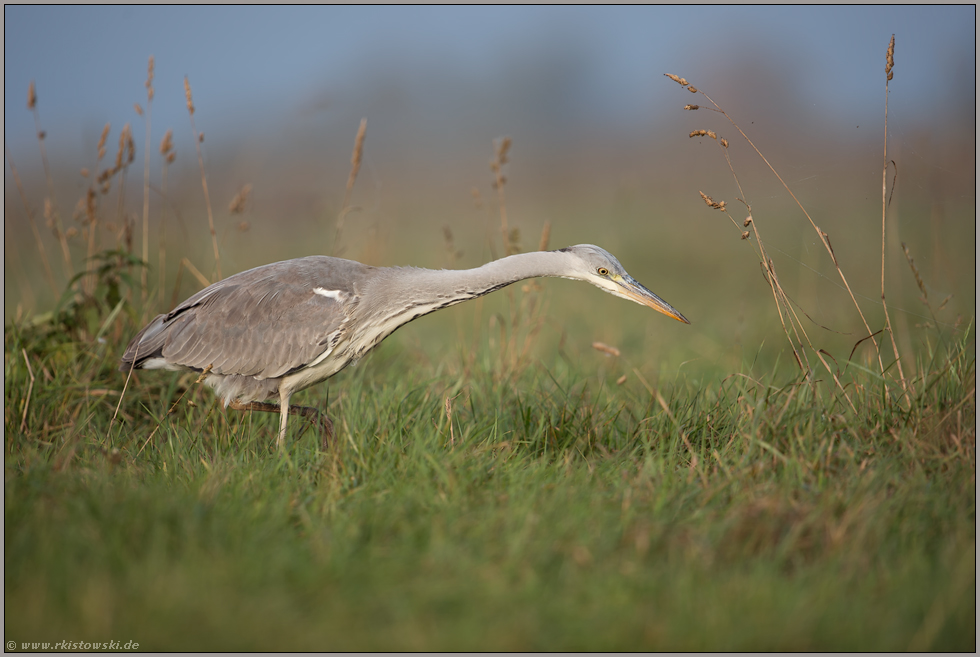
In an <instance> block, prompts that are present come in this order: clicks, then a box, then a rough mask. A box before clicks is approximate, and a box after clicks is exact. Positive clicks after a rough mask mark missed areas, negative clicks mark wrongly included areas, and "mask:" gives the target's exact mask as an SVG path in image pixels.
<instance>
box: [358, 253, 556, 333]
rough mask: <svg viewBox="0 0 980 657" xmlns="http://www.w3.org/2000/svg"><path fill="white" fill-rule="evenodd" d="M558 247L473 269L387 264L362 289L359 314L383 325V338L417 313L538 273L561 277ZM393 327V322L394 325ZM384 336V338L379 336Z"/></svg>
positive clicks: (436, 308)
mask: <svg viewBox="0 0 980 657" xmlns="http://www.w3.org/2000/svg"><path fill="white" fill-rule="evenodd" d="M567 257H568V255H567V254H566V253H564V252H561V251H535V252H533V253H520V254H517V255H512V256H508V257H506V258H501V259H500V260H495V261H493V262H488V263H487V264H485V265H483V266H482V267H477V268H475V269H459V270H454V269H442V270H434V269H416V268H413V267H391V268H384V269H379V270H375V271H376V272H377V273H376V275H375V276H374V277H373V278H372V279H371V280H370V281H368V282H367V283H366V284H365V286H364V289H363V291H362V293H361V295H360V296H361V300H360V303H359V307H358V309H357V314H358V315H360V316H361V317H364V318H371V319H372V320H374V321H375V322H380V323H384V324H385V326H386V329H387V328H389V327H390V330H387V332H386V333H384V335H385V336H387V335H388V334H390V333H391V331H394V330H395V329H396V328H398V327H399V326H401V325H402V324H406V323H408V322H410V321H412V320H413V319H416V318H417V317H421V316H422V315H426V314H428V313H431V312H433V311H436V310H439V309H441V308H446V307H448V306H453V305H455V304H457V303H461V302H463V301H466V300H468V299H475V298H476V297H479V296H483V295H484V294H488V293H490V292H493V291H494V290H499V289H500V288H502V287H506V286H508V285H510V284H511V283H516V282H517V281H522V280H524V279H527V278H535V277H538V276H561V275H562V274H561V272H563V271H567V267H566V266H564V265H565V259H566V258H567ZM392 325H393V326H392ZM383 337H384V336H382V339H383Z"/></svg>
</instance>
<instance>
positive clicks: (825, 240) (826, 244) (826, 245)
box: [665, 74, 885, 374]
mask: <svg viewBox="0 0 980 657" xmlns="http://www.w3.org/2000/svg"><path fill="white" fill-rule="evenodd" d="M665 75H667V77H669V78H671V79H672V80H675V81H677V82H679V83H680V80H683V78H680V80H678V79H677V76H672V75H670V74H665ZM685 82H686V81H685ZM697 93H700V94H701V95H702V96H704V97H705V98H706V99H707V100H708V102H709V103H711V104H712V105H713V106H714V107H715V109H716V110H717V111H718V112H719V113H720V114H722V115H724V117H725V118H726V119H728V122H729V123H731V124H732V126H733V127H734V128H735V129H736V130H738V132H739V134H740V135H742V138H744V139H745V141H746V142H748V144H749V146H751V147H752V150H754V151H755V152H756V154H757V155H758V156H759V157H760V158H762V161H763V162H765V163H766V166H767V167H769V170H770V171H772V173H773V175H774V176H776V179H777V180H779V182H780V183H781V184H782V186H783V188H784V189H785V190H786V192H787V193H788V194H789V195H790V197H791V198H792V199H793V201H795V202H796V205H797V207H799V208H800V210H801V211H802V212H803V215H804V216H805V217H806V218H807V221H809V222H810V225H811V226H812V227H813V229H814V230H815V231H816V233H817V235H818V236H819V237H820V242H821V243H822V244H823V245H824V248H825V249H826V250H827V253H828V254H830V258H831V260H833V262H834V267H835V268H836V269H837V274H838V275H839V276H840V279H841V282H843V283H844V288H845V289H846V290H847V293H848V295H849V296H850V297H851V302H852V303H853V304H854V307H855V308H856V309H857V312H858V315H859V316H860V317H861V322H862V323H863V324H864V328H865V330H866V331H867V332H868V335H869V336H872V337H871V341H872V343H873V344H874V347H875V353H876V354H877V356H878V367H879V369H880V371H881V373H882V374H884V373H885V365H884V363H883V361H882V360H881V349H880V347H879V345H878V341H877V340H876V339H875V338H874V337H873V333H874V332H873V331H872V330H871V326H870V325H869V324H868V320H867V319H865V317H864V312H863V311H862V310H861V306H860V305H859V304H858V302H857V298H856V297H855V296H854V292H853V290H851V286H850V284H849V283H848V282H847V277H845V276H844V272H843V271H842V270H841V268H840V265H839V264H838V262H837V256H836V255H835V254H834V249H833V247H832V246H831V245H830V236H829V235H828V234H827V233H825V232H824V231H823V230H821V229H820V228H819V227H818V226H817V224H816V222H814V221H813V218H812V217H811V216H810V213H809V212H807V211H806V208H804V207H803V204H802V203H801V202H800V200H799V199H798V198H797V197H796V194H794V193H793V190H792V189H790V187H789V185H787V184H786V181H785V180H783V178H782V176H780V175H779V173H778V172H777V171H776V169H775V168H774V167H773V166H772V164H770V163H769V160H768V159H766V157H765V155H763V154H762V151H760V150H759V149H758V148H757V147H756V145H755V144H754V143H753V142H752V140H751V139H749V136H748V135H746V134H745V132H743V131H742V128H740V127H739V125H738V124H737V123H735V120H734V119H732V117H731V116H729V115H728V113H727V112H726V111H725V110H723V109H722V108H721V107H720V106H719V105H718V103H716V102H715V101H714V100H712V99H711V97H710V96H708V94H706V93H704V92H703V91H701V90H698V91H697Z"/></svg>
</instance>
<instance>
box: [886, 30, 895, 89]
mask: <svg viewBox="0 0 980 657" xmlns="http://www.w3.org/2000/svg"><path fill="white" fill-rule="evenodd" d="M885 61H886V63H885V73H886V74H888V80H889V82H890V81H891V79H892V77H894V75H895V74H894V73H892V68H893V67H894V66H895V35H894V34H893V35H892V40H891V41H889V42H888V52H887V53H885Z"/></svg>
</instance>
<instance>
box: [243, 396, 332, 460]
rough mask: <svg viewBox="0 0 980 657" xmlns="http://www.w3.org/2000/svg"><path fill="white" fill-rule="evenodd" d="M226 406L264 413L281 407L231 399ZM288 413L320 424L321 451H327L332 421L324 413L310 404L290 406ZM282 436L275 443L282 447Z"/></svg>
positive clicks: (272, 411) (279, 409) (330, 437)
mask: <svg viewBox="0 0 980 657" xmlns="http://www.w3.org/2000/svg"><path fill="white" fill-rule="evenodd" d="M228 408H231V409H234V410H236V411H263V412H266V413H281V412H282V407H281V406H279V404H272V403H269V402H257V401H253V402H248V403H242V402H239V401H233V402H231V403H230V404H228ZM286 412H287V413H288V414H289V415H302V416H303V417H305V418H307V419H311V420H312V421H314V422H316V423H317V424H318V425H320V432H321V434H322V437H321V439H320V440H321V443H320V444H321V445H322V446H323V451H327V449H329V448H330V446H331V445H332V444H333V422H331V421H330V418H328V417H327V414H326V413H321V412H320V411H319V410H317V409H315V408H313V407H312V406H290V407H289V409H288V410H287V411H286ZM282 438H283V436H280V437H279V440H278V441H277V443H278V444H279V446H280V447H282Z"/></svg>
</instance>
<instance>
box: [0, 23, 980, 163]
mask: <svg viewBox="0 0 980 657" xmlns="http://www.w3.org/2000/svg"><path fill="white" fill-rule="evenodd" d="M4 13H5V22H4V36H5V40H4V57H5V59H4V62H5V63H4V72H5V76H4V104H5V107H4V109H5V119H4V132H5V140H6V141H7V143H8V146H11V147H13V150H14V151H15V152H17V151H19V149H20V148H21V147H25V148H31V149H34V150H36V145H33V144H32V143H31V141H32V137H33V127H32V126H33V121H32V118H31V116H30V113H29V112H27V110H26V108H25V102H26V94H27V87H28V84H29V82H30V80H32V79H33V80H35V81H36V83H37V88H38V94H39V100H40V104H39V108H40V111H41V115H42V119H43V121H44V125H45V128H46V129H47V130H48V131H49V134H51V135H52V137H53V136H55V135H57V136H58V137H59V138H60V140H61V141H60V142H59V143H61V144H62V147H63V148H66V149H74V148H79V149H81V148H82V147H83V145H84V146H85V147H86V148H90V147H91V144H93V143H94V141H95V140H96V139H97V138H98V132H99V130H100V129H101V127H102V125H103V124H104V123H105V122H111V123H112V124H113V126H114V134H115V127H117V126H121V125H122V123H125V122H134V123H141V120H140V119H139V118H138V117H137V116H136V114H135V112H134V111H133V109H132V107H133V103H135V102H139V103H145V90H144V89H143V86H142V85H143V82H144V80H145V78H146V64H147V57H148V56H149V55H151V54H152V55H154V56H155V58H156V94H157V95H156V100H155V104H154V108H153V122H154V123H153V124H154V132H156V128H157V127H159V129H160V133H161V134H162V131H163V130H164V129H165V127H168V126H173V127H175V128H177V129H185V128H186V124H187V116H186V110H185V107H184V101H183V90H182V80H183V76H184V75H188V76H189V77H190V80H191V84H192V86H193V88H194V93H195V99H196V101H197V105H198V107H199V108H200V109H201V110H203V109H204V108H207V109H208V110H211V111H213V112H214V113H215V114H216V115H220V116H222V117H223V124H222V125H221V126H215V125H214V124H213V123H212V124H211V126H210V128H211V130H212V131H214V129H215V128H216V127H220V128H221V129H220V130H217V131H214V132H212V134H214V135H215V138H225V139H233V138H234V133H235V132H236V131H244V130H248V129H252V130H254V129H255V126H256V125H261V123H262V122H263V121H269V120H273V119H275V120H282V118H283V117H286V118H287V119H288V118H289V117H295V116H298V115H302V114H303V113H304V112H309V111H314V112H315V111H321V110H324V111H326V112H327V113H329V112H330V110H331V109H336V108H338V107H343V106H345V104H346V106H347V109H348V110H349V111H350V112H353V113H355V114H356V113H358V112H360V111H362V110H363V108H362V107H358V104H367V101H365V100H363V99H365V98H371V97H372V93H373V94H374V100H373V101H372V102H373V103H375V104H374V105H373V106H375V107H376V106H377V105H376V103H378V102H381V101H379V100H378V96H379V95H380V96H381V97H383V94H382V93H381V92H377V91H376V90H377V89H379V88H381V87H382V86H383V85H384V84H385V83H389V84H390V83H391V82H392V81H393V80H395V81H400V82H401V83H402V85H403V88H402V91H401V93H402V94H403V95H404V94H408V95H409V96H411V95H412V94H413V93H414V94H416V96H415V97H413V98H412V99H411V100H412V102H414V103H415V104H416V105H417V106H418V107H420V108H421V110H420V111H422V112H428V111H446V112H447V113H451V112H467V111H469V110H468V108H467V106H466V104H465V103H462V104H461V105H459V106H453V105H452V104H451V103H450V105H449V106H448V107H443V104H440V103H439V102H432V98H433V97H434V98H436V99H437V100H438V99H440V98H442V97H444V96H447V95H451V94H452V93H453V92H454V90H458V89H459V88H461V87H463V86H466V85H470V86H466V88H467V89H484V90H486V93H487V94H488V95H490V96H497V97H500V98H504V99H506V104H508V105H510V106H511V110H512V111H513V112H514V113H513V114H511V115H507V120H509V121H513V120H516V119H515V118H514V117H515V116H519V115H520V111H519V110H520V109H521V108H520V107H519V106H520V104H521V103H522V98H523V97H525V96H526V89H528V88H532V89H538V88H539V87H543V90H540V91H538V92H536V93H538V94H539V95H540V96H541V98H543V97H544V96H545V95H546V94H548V93H551V92H552V91H553V92H554V93H556V94H563V95H562V96H561V97H560V98H558V99H557V100H554V101H553V102H554V103H555V104H556V105H557V106H560V107H566V108H569V111H572V112H573V113H574V116H575V117H576V118H577V120H581V121H595V122H597V123H610V124H617V123H628V122H630V121H635V120H636V119H637V117H639V116H642V115H650V114H656V112H658V111H660V110H661V109H663V108H664V107H666V105H664V103H671V104H672V105H670V106H671V107H673V105H676V100H677V98H676V95H675V94H666V93H665V92H664V91H665V88H664V86H663V84H662V79H661V78H660V75H661V73H663V72H668V71H669V72H677V73H679V74H682V75H685V76H687V77H688V78H691V79H692V80H705V79H707V78H710V77H711V76H712V75H715V74H717V72H718V71H719V70H720V69H723V68H724V66H725V65H726V64H729V63H731V62H732V61H733V60H736V59H738V58H740V57H745V56H746V53H753V54H754V55H753V56H755V57H756V59H755V60H751V59H749V60H747V61H756V62H762V63H765V64H767V65H772V66H773V67H775V69H774V70H776V71H777V72H779V71H781V72H782V73H781V76H783V77H781V78H780V79H776V80H773V84H774V85H778V86H781V87H791V88H792V91H793V92H794V93H796V94H797V95H798V96H799V99H800V102H802V103H804V104H807V105H809V106H811V107H812V108H813V109H814V110H815V111H817V112H820V113H828V114H833V113H835V112H841V111H845V109H846V108H845V107H844V106H852V105H854V104H857V105H859V106H862V105H865V104H866V105H867V106H868V108H874V111H879V109H880V104H881V97H882V80H881V78H882V70H883V67H884V51H885V47H886V46H887V43H888V39H889V37H890V36H891V34H893V33H895V34H896V35H897V39H898V48H897V54H896V76H897V78H896V82H895V83H893V93H894V94H898V93H901V94H903V102H904V107H905V108H906V110H907V111H908V112H910V113H920V114H924V113H929V112H935V111H937V107H941V105H942V103H943V102H948V100H949V98H951V97H952V96H950V93H951V92H952V90H955V89H957V88H960V89H962V88H963V87H966V88H967V90H968V91H969V93H967V94H965V95H966V96H967V97H975V70H976V69H975V64H974V61H975V37H976V31H975V15H976V12H975V8H974V7H973V6H972V5H970V6H942V7H934V6H893V5H888V6H885V5H879V6H860V7H840V6H836V7H802V8H801V7H765V6H752V7H746V8H740V7H717V6H712V7H698V6H674V7H612V8H608V7H527V8H523V7H450V8H446V7H350V6H346V7H288V8H280V7H188V6H178V7H142V6H138V7H119V6H101V7H82V6H53V7H34V6H7V7H5V11H4ZM522 71H528V72H527V76H528V79H526V80H521V79H520V78H521V73H522ZM552 71H554V74H553V75H552V73H551V72H552ZM554 77H558V78H562V79H563V81H562V80H559V81H557V82H556V81H554V80H553V79H552V78H554ZM512 83H513V84H516V85H519V84H523V85H524V86H516V87H514V88H513V89H510V90H509V89H508V85H510V84H512ZM372 89H374V90H375V91H372ZM570 90H571V91H570ZM671 91H673V90H671ZM668 95H669V96H670V98H669V99H665V98H664V96H668ZM961 95H963V94H961ZM427 98H428V99H429V100H428V101H427V100H426V99H427ZM540 100H541V99H540V98H536V99H531V100H530V101H528V102H529V103H530V102H540ZM501 102H504V101H501ZM427 103H428V104H427ZM514 105H517V106H518V107H517V109H515V108H514V107H513V106H514ZM434 108H438V109H434ZM527 109H528V110H530V109H533V108H527Z"/></svg>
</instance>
